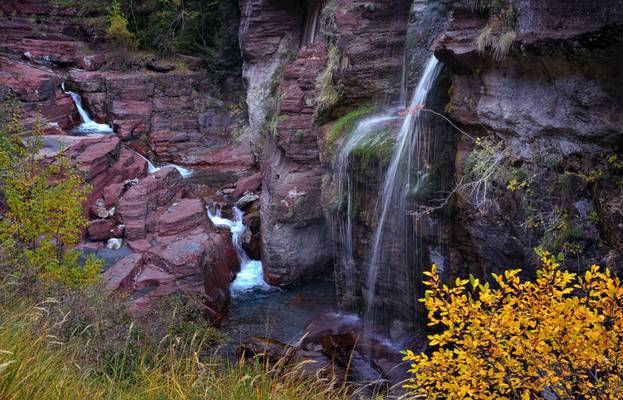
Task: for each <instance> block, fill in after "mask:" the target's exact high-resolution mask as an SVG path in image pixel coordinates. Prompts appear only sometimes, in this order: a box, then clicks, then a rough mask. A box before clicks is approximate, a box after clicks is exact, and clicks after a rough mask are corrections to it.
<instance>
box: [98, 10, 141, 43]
mask: <svg viewBox="0 0 623 400" xmlns="http://www.w3.org/2000/svg"><path fill="white" fill-rule="evenodd" d="M106 38H107V39H108V40H110V41H111V42H112V43H114V44H116V45H118V46H122V47H125V48H128V49H134V48H136V46H137V42H136V37H135V36H134V34H133V33H132V32H130V31H129V30H128V20H127V18H126V17H125V16H124V15H123V12H122V11H121V4H120V3H119V0H114V1H113V2H112V4H111V6H110V8H109V9H108V29H107V31H106Z"/></svg>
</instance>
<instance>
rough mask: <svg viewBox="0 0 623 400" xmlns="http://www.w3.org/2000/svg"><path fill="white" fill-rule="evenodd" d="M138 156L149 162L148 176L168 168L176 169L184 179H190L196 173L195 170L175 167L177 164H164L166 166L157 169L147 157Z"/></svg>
mask: <svg viewBox="0 0 623 400" xmlns="http://www.w3.org/2000/svg"><path fill="white" fill-rule="evenodd" d="M136 154H138V155H139V156H140V157H142V158H143V159H144V160H145V161H146V162H147V173H148V174H153V173H155V172H158V171H160V170H161V169H162V168H167V167H173V168H175V169H176V170H177V172H179V173H180V175H182V178H184V179H186V178H188V177H190V176H191V175H192V174H193V173H194V171H193V170H190V169H188V168H184V167H180V166H179V165H175V164H164V165H161V166H159V167H156V166H155V165H154V163H152V162H151V161H149V159H148V158H147V157H145V156H144V155H142V154H139V153H136Z"/></svg>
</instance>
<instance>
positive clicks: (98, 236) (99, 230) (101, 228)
mask: <svg viewBox="0 0 623 400" xmlns="http://www.w3.org/2000/svg"><path fill="white" fill-rule="evenodd" d="M112 228H113V221H112V220H110V219H96V220H93V221H90V222H89V226H88V227H87V232H88V234H89V238H90V239H91V240H95V241H98V240H99V241H101V240H108V239H110V238H111V237H112Z"/></svg>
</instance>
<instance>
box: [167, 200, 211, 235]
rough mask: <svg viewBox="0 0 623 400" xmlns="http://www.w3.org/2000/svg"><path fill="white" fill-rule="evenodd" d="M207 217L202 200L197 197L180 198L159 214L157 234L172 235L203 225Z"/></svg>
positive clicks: (206, 221)
mask: <svg viewBox="0 0 623 400" xmlns="http://www.w3.org/2000/svg"><path fill="white" fill-rule="evenodd" d="M207 223H208V217H207V213H206V209H205V207H204V205H203V202H202V201H201V200H199V199H182V200H180V201H177V202H175V203H173V204H171V206H169V208H167V210H166V211H165V212H164V213H163V214H162V215H161V216H160V219H159V220H158V235H160V236H173V235H176V234H179V233H182V232H184V231H190V230H192V229H193V228H196V227H199V226H205V225H206V224H207Z"/></svg>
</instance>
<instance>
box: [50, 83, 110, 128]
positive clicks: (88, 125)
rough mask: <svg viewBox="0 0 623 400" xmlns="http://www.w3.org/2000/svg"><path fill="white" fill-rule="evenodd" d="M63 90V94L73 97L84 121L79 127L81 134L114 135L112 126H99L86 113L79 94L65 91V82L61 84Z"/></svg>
mask: <svg viewBox="0 0 623 400" xmlns="http://www.w3.org/2000/svg"><path fill="white" fill-rule="evenodd" d="M61 89H62V90H63V92H64V93H65V94H67V95H69V96H70V97H71V99H72V100H73V101H74V104H75V105H76V108H77V109H78V113H79V114H80V118H81V119H82V124H80V126H79V127H78V130H79V131H80V133H83V134H89V133H105V134H112V133H114V132H113V129H112V128H111V127H110V125H106V124H98V123H97V122H95V121H93V120H92V119H91V117H89V114H88V113H87V112H86V111H85V109H84V107H82V99H81V98H80V95H79V94H78V93H74V92H71V91H68V90H65V82H63V83H61Z"/></svg>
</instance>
